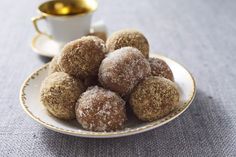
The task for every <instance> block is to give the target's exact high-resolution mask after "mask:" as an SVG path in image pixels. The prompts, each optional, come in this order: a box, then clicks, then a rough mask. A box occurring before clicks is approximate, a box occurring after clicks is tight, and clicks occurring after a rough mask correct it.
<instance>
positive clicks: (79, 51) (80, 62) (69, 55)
mask: <svg viewBox="0 0 236 157" xmlns="http://www.w3.org/2000/svg"><path fill="white" fill-rule="evenodd" d="M105 54H106V48H105V43H104V41H103V40H102V39H100V38H98V37H95V36H86V37H82V38H80V39H77V40H74V41H71V42H69V43H68V44H66V45H65V46H64V48H63V49H62V53H61V56H60V58H59V65H60V67H61V69H62V71H64V72H66V73H68V74H70V75H72V76H75V77H78V78H85V77H88V76H96V75H97V73H98V69H99V66H100V63H101V61H102V60H103V59H104V57H105Z"/></svg>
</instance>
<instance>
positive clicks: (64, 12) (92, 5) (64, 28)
mask: <svg viewBox="0 0 236 157" xmlns="http://www.w3.org/2000/svg"><path fill="white" fill-rule="evenodd" d="M96 8H97V1H96V0H56V1H55V0H54V1H48V2H45V3H42V4H41V5H40V6H39V7H38V11H39V13H40V15H39V16H38V17H35V18H33V19H32V22H33V24H34V27H35V30H36V31H37V32H38V33H39V34H45V35H48V36H49V37H51V38H52V39H53V40H55V41H57V42H60V43H62V44H64V43H67V42H69V41H72V40H75V39H77V38H80V37H82V36H84V35H87V34H89V33H90V27H91V19H92V15H93V12H94V11H95V10H96ZM39 20H45V21H46V24H47V28H48V31H49V32H47V33H46V32H42V31H40V29H39V27H38V24H37V22H38V21H39Z"/></svg>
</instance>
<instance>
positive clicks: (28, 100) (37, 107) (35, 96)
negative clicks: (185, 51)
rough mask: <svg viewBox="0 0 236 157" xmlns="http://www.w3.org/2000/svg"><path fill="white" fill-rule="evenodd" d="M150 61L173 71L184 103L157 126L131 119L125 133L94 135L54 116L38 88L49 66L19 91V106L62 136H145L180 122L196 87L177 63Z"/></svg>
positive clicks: (159, 121) (73, 122)
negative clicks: (162, 127) (141, 134)
mask: <svg viewBox="0 0 236 157" xmlns="http://www.w3.org/2000/svg"><path fill="white" fill-rule="evenodd" d="M150 56H151V57H158V58H161V59H163V60H164V61H166V62H167V64H168V65H169V66H170V68H171V69H172V71H173V74H174V78H175V82H176V83H177V85H178V87H179V90H180V93H181V101H180V105H179V108H178V109H176V110H175V111H173V112H172V113H170V114H169V115H167V116H166V117H164V118H162V119H159V120H157V121H154V122H141V121H139V120H137V119H136V118H135V117H134V116H128V121H127V123H126V125H125V129H124V130H121V131H116V132H92V131H86V130H84V129H83V128H82V127H81V126H80V125H79V124H78V123H77V122H76V120H74V121H62V120H59V119H57V118H55V117H53V116H51V115H50V114H49V113H48V112H47V110H46V109H45V107H44V106H43V104H42V103H41V102H40V95H39V88H40V85H41V82H42V81H43V80H44V78H45V77H46V76H47V74H48V64H46V65H44V66H42V67H41V68H39V69H38V70H36V71H35V72H34V73H32V74H31V75H30V76H29V77H28V78H27V79H26V80H25V82H24V83H23V85H22V88H21V90H20V102H21V105H22V107H23V109H24V111H25V112H26V113H27V114H28V115H29V116H30V117H31V118H33V119H34V120H35V121H36V122H38V123H40V124H42V125H43V126H45V127H46V128H48V129H51V130H53V131H56V132H60V133H63V134H68V135H73V136H80V137H92V138H111V137H122V136H128V135H134V134H137V133H141V132H145V131H148V130H151V129H154V128H157V127H159V126H161V125H164V124H166V123H168V122H170V121H172V120H173V119H175V118H177V117H178V116H179V115H180V114H181V113H183V112H184V111H185V110H186V109H187V108H188V107H189V105H190V104H191V103H192V101H193V99H194V96H195V93H196V85H195V81H194V78H193V76H192V75H191V74H190V72H188V71H187V70H186V69H185V68H184V67H183V66H181V65H180V64H178V63H177V62H175V61H173V60H171V59H169V58H166V57H163V56H157V55H154V54H152V55H150Z"/></svg>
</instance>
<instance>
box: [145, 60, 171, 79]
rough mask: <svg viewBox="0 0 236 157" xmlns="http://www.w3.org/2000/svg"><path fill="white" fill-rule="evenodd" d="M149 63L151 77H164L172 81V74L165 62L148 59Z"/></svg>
mask: <svg viewBox="0 0 236 157" xmlns="http://www.w3.org/2000/svg"><path fill="white" fill-rule="evenodd" d="M149 63H150V66H151V73H152V75H153V76H160V77H165V78H166V79H169V80H171V81H174V76H173V73H172V71H171V69H170V67H169V66H168V64H167V63H166V62H165V61H163V60H161V59H159V58H149Z"/></svg>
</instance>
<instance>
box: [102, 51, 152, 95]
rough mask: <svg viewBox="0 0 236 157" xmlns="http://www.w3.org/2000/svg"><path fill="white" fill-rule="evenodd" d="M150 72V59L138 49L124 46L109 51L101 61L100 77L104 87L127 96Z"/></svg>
mask: <svg viewBox="0 0 236 157" xmlns="http://www.w3.org/2000/svg"><path fill="white" fill-rule="evenodd" d="M150 73H151V68H150V65H149V63H148V60H147V59H146V58H145V57H144V56H143V55H142V53H141V52H140V51H139V50H138V49H136V48H133V47H123V48H120V49H118V50H115V51H114V52H111V53H108V55H107V57H106V58H105V59H104V60H103V61H102V63H101V66H100V68H99V74H98V77H99V82H100V83H101V85H102V86H103V87H105V88H107V89H110V90H112V91H114V92H117V93H119V94H120V95H121V96H125V95H127V94H129V93H130V92H131V90H132V89H133V88H134V86H135V85H137V83H138V82H139V81H141V80H142V79H144V78H145V77H147V76H149V75H150Z"/></svg>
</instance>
